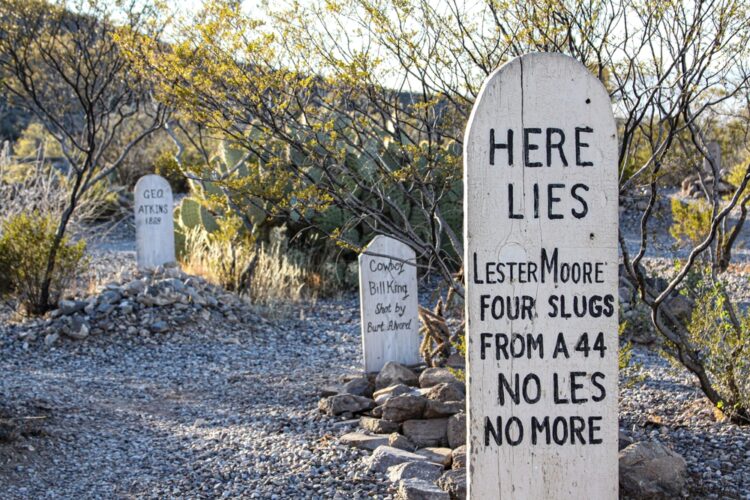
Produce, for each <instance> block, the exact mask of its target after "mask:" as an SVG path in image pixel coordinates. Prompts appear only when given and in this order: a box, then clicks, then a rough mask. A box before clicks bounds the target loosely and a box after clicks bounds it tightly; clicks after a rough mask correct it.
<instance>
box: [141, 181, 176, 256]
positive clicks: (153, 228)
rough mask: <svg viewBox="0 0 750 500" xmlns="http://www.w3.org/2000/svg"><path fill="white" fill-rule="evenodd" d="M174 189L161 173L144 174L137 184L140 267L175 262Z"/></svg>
mask: <svg viewBox="0 0 750 500" xmlns="http://www.w3.org/2000/svg"><path fill="white" fill-rule="evenodd" d="M172 212H173V202H172V189H171V188H170V187H169V182H167V180H166V179H165V178H163V177H160V176H158V175H144V176H143V177H141V178H140V179H138V183H137V184H136V185H135V245H136V259H137V261H138V268H140V269H147V268H153V267H156V266H160V265H162V264H166V263H169V262H174V261H175V253H174V220H173V219H172Z"/></svg>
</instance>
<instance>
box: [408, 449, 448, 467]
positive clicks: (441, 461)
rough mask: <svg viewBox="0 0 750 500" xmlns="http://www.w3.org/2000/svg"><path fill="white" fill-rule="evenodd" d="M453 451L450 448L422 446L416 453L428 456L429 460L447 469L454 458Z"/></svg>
mask: <svg viewBox="0 0 750 500" xmlns="http://www.w3.org/2000/svg"><path fill="white" fill-rule="evenodd" d="M452 452H453V450H451V449H450V448H420V449H418V450H417V451H415V452H414V453H416V454H417V455H422V456H423V457H426V458H427V460H429V461H430V462H432V463H434V464H438V465H440V466H442V467H444V468H446V469H448V468H449V467H450V466H451V461H452V460H453V457H452Z"/></svg>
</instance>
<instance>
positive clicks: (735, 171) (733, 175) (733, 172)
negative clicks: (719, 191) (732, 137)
mask: <svg viewBox="0 0 750 500" xmlns="http://www.w3.org/2000/svg"><path fill="white" fill-rule="evenodd" d="M748 160H750V159H748ZM748 160H745V161H743V162H740V163H737V164H735V165H734V166H732V168H730V169H729V173H728V174H727V182H729V184H731V185H732V186H734V187H735V188H739V187H740V185H741V184H742V180H743V179H744V178H745V173H746V172H747V168H748ZM745 191H747V189H745Z"/></svg>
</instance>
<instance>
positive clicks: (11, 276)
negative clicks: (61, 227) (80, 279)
mask: <svg viewBox="0 0 750 500" xmlns="http://www.w3.org/2000/svg"><path fill="white" fill-rule="evenodd" d="M56 231H57V224H56V222H55V220H54V219H53V218H52V217H51V216H49V215H42V214H40V213H39V212H37V211H35V212H33V213H31V214H27V213H21V214H18V215H15V216H13V217H11V218H9V219H7V220H6V221H4V222H3V224H2V226H0V287H2V288H4V290H0V291H2V292H4V293H9V292H12V293H14V294H15V295H16V296H17V298H18V301H19V304H20V305H22V306H23V307H24V308H25V309H26V310H27V311H29V312H32V313H40V312H44V311H46V310H49V309H50V308H52V307H54V306H55V305H56V304H57V302H58V301H59V300H60V298H61V297H62V294H63V293H64V292H65V290H66V289H67V288H68V286H69V285H70V284H71V282H72V281H73V279H74V278H75V276H76V274H77V272H78V270H79V269H80V268H81V266H82V264H83V259H84V252H85V249H86V244H85V242H83V241H79V242H77V243H73V242H71V241H70V240H69V238H67V237H64V238H63V239H62V242H61V244H60V247H59V250H58V251H57V256H56V258H55V265H54V269H53V272H52V274H51V276H50V280H51V282H50V294H49V298H48V300H47V301H44V300H43V298H42V288H43V284H44V279H45V271H46V269H47V262H48V260H49V257H50V251H51V249H52V246H53V243H54V240H55V233H56Z"/></svg>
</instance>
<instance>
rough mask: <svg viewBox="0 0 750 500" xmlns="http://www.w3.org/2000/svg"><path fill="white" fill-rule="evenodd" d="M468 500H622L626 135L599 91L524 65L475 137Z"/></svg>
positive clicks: (495, 96)
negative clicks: (621, 199) (622, 168)
mask: <svg viewBox="0 0 750 500" xmlns="http://www.w3.org/2000/svg"><path fill="white" fill-rule="evenodd" d="M464 176H465V177H464V189H465V193H464V204H465V221H464V228H465V242H466V254H465V260H464V263H465V264H464V265H465V269H466V271H467V274H466V280H467V281H466V284H467V290H466V317H467V319H468V324H467V340H468V343H467V358H468V363H467V375H468V377H467V378H468V402H467V404H468V408H469V413H468V419H467V427H468V435H469V440H468V441H469V442H468V447H469V450H468V452H469V455H470V458H469V460H470V468H469V471H470V472H469V489H468V493H469V496H470V498H472V499H473V500H485V499H487V500H489V499H498V498H499V499H507V500H511V499H512V500H523V499H534V500H537V499H563V498H565V499H587V498H591V499H594V498H595V499H597V500H601V499H615V498H617V495H618V468H617V466H618V462H617V453H618V450H617V440H618V423H617V349H618V345H617V330H618V328H617V327H618V318H617V316H618V310H617V267H618V262H617V259H618V257H617V223H618V219H617V216H618V208H617V205H618V188H617V137H616V127H615V120H614V116H613V114H612V107H611V104H610V100H609V96H608V94H607V92H606V90H605V89H604V86H603V85H602V84H601V83H600V82H599V81H598V80H597V79H596V78H595V77H594V76H592V75H591V74H590V73H589V72H588V70H587V69H586V68H585V67H584V66H583V65H581V64H580V63H578V62H577V61H575V60H574V59H572V58H570V57H567V56H564V55H561V54H528V55H525V56H522V57H519V58H516V59H513V60H512V61H510V62H508V63H506V64H505V65H503V66H502V67H501V68H500V69H498V70H497V71H495V72H494V73H493V74H492V75H490V77H489V78H488V79H487V80H486V81H485V83H484V86H483V87H482V89H481V91H480V93H479V97H478V98H477V101H476V103H475V105H474V109H473V110H472V113H471V117H470V119H469V124H468V126H467V130H466V137H465V140H464Z"/></svg>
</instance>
